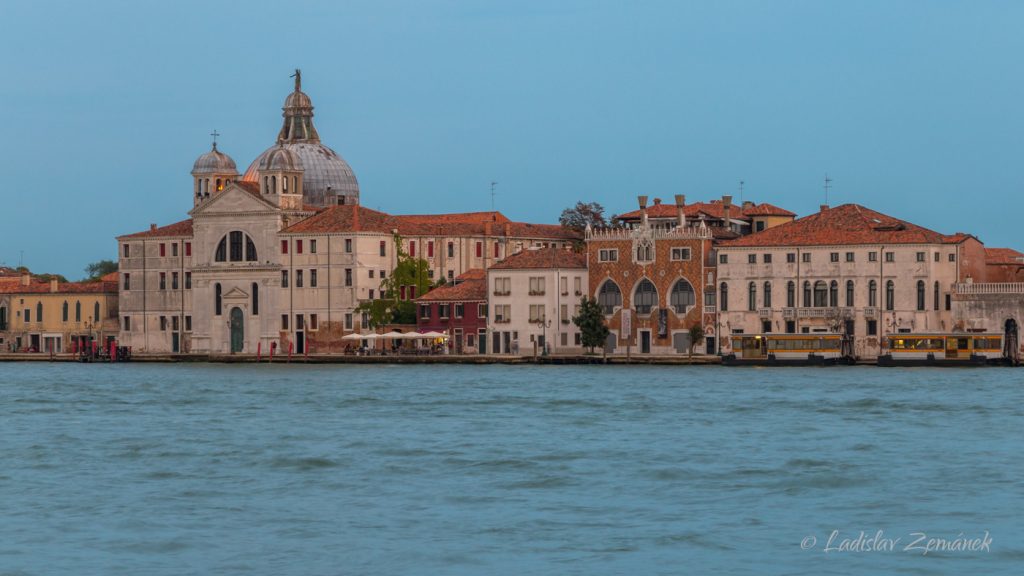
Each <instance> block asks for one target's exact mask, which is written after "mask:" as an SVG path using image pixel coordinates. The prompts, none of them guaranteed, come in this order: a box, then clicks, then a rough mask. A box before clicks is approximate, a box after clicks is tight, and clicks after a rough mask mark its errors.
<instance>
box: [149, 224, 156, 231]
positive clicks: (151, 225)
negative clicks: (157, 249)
mask: <svg viewBox="0 0 1024 576" xmlns="http://www.w3.org/2000/svg"><path fill="white" fill-rule="evenodd" d="M154 230H156V224H150V225H149V231H150V232H153V231H154Z"/></svg>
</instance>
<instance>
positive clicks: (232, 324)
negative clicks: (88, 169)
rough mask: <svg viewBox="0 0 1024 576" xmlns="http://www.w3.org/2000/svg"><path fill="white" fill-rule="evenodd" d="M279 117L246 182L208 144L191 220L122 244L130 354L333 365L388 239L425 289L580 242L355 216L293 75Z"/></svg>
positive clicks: (526, 230) (372, 295)
mask: <svg viewBox="0 0 1024 576" xmlns="http://www.w3.org/2000/svg"><path fill="white" fill-rule="evenodd" d="M283 112H284V113H283V116H284V122H283V125H282V127H281V130H280V132H279V133H278V137H277V142H276V143H275V144H274V145H273V146H271V147H270V148H268V149H267V150H266V151H265V152H263V153H262V154H261V155H260V156H259V157H257V158H256V159H255V160H254V161H253V162H252V164H250V166H249V168H248V169H247V170H246V171H245V173H244V174H239V173H238V170H237V169H236V165H235V162H234V160H232V159H231V158H230V157H229V156H228V155H226V154H224V153H223V152H221V151H220V150H218V149H217V145H216V143H214V145H213V148H212V149H211V150H210V151H209V152H206V153H204V154H202V155H201V156H200V157H199V158H198V159H197V160H196V161H195V163H194V165H193V168H192V178H193V188H192V191H191V192H190V195H191V197H192V199H193V209H192V210H191V212H190V213H189V216H190V218H188V219H187V220H182V221H180V222H177V223H174V224H171V225H168V226H163V227H158V226H156V225H152V226H151V227H150V229H149V230H144V231H141V232H138V233H134V234H126V235H123V236H120V237H118V239H117V240H118V254H119V265H120V302H121V310H120V323H121V337H120V338H121V340H122V342H123V344H125V345H128V346H132V347H133V350H134V351H135V352H172V353H187V352H206V353H210V352H213V353H248V354H254V353H256V352H257V351H258V350H263V351H264V352H267V351H269V350H270V349H271V347H275V346H276V347H279V349H280V350H286V349H288V348H292V349H293V351H294V352H296V353H303V352H306V351H311V352H340V351H341V350H342V349H343V348H344V346H345V344H346V342H343V341H342V340H341V337H342V336H343V335H345V334H347V333H350V332H352V331H356V330H358V329H359V328H360V326H365V322H364V321H363V319H362V318H361V316H360V315H358V314H357V313H356V307H357V306H359V304H360V303H362V302H365V301H369V300H374V299H377V298H380V297H381V296H382V294H381V289H380V286H381V280H382V279H384V278H385V277H386V276H387V275H388V274H390V273H391V271H392V270H393V269H394V266H395V264H396V263H397V254H396V247H395V244H394V239H395V237H396V236H397V237H400V239H401V246H402V249H403V250H404V251H405V252H406V253H407V254H409V255H411V256H415V257H417V258H423V259H425V260H426V261H427V262H428V263H429V266H430V268H429V274H430V277H431V279H433V280H435V281H436V280H439V279H441V278H445V279H447V280H453V279H454V278H455V277H457V276H458V275H460V274H462V273H463V272H466V271H468V270H471V269H474V268H486V267H487V266H490V265H491V264H493V263H494V262H498V261H500V260H501V259H503V258H505V257H506V256H507V255H508V254H511V253H514V252H516V251H520V250H524V249H526V248H529V247H531V246H537V245H541V246H568V245H570V244H571V243H572V242H574V241H575V240H577V239H578V238H579V234H576V233H574V232H572V231H571V230H568V229H565V228H563V227H561V226H557V225H544V224H527V223H521V222H512V221H510V220H509V219H508V218H506V217H505V216H504V215H502V214H501V213H499V212H476V213H461V214H433V215H414V216H394V215H390V214H385V213H383V212H378V211H375V210H369V209H367V208H363V207H361V206H359V201H360V190H359V186H358V184H357V182H356V178H355V175H354V173H353V171H352V169H351V167H350V166H349V165H348V163H347V162H345V160H344V159H342V158H341V156H339V155H338V154H337V153H336V152H334V151H333V150H331V149H330V148H328V147H327V146H325V145H324V144H322V143H321V142H320V136H319V134H318V132H317V131H316V129H315V127H314V126H313V104H312V101H311V100H310V98H309V96H308V95H306V94H305V93H304V92H302V90H301V84H300V78H299V76H298V74H297V75H296V82H295V90H294V91H293V92H292V93H291V94H289V95H288V97H287V98H286V99H285V103H284V107H283ZM397 296H398V297H399V298H401V299H403V300H412V299H415V298H416V297H417V296H418V295H417V294H415V292H414V291H406V290H402V293H400V294H399V295H397Z"/></svg>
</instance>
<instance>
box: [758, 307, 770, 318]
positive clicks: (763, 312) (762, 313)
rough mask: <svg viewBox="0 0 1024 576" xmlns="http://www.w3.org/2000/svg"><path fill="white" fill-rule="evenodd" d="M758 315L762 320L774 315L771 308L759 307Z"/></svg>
mask: <svg viewBox="0 0 1024 576" xmlns="http://www.w3.org/2000/svg"><path fill="white" fill-rule="evenodd" d="M757 316H758V318H761V319H762V320H766V319H768V318H771V316H772V309H771V308H758V309H757Z"/></svg>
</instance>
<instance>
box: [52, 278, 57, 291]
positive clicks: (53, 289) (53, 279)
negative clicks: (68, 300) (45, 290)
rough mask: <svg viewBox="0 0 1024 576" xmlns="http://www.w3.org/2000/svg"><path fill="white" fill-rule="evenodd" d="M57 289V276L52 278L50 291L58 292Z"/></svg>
mask: <svg viewBox="0 0 1024 576" xmlns="http://www.w3.org/2000/svg"><path fill="white" fill-rule="evenodd" d="M56 291H57V279H56V278H50V292H56Z"/></svg>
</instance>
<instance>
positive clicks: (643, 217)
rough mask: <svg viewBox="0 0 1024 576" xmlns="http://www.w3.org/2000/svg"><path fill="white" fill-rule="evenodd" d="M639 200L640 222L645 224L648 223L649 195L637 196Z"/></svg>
mask: <svg viewBox="0 0 1024 576" xmlns="http://www.w3.org/2000/svg"><path fill="white" fill-rule="evenodd" d="M636 199H637V201H639V202H640V223H641V224H642V225H643V226H646V225H647V196H637V197H636Z"/></svg>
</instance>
